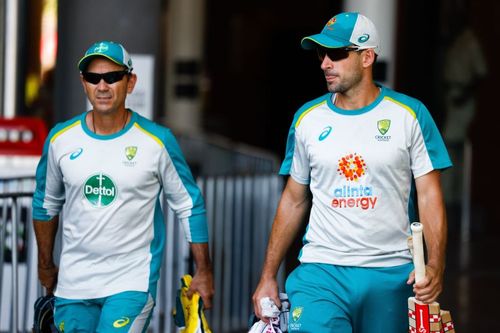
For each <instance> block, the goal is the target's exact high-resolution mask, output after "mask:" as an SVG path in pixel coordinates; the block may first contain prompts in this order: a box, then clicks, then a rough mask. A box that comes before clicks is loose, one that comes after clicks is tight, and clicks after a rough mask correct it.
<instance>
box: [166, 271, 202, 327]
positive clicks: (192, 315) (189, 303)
mask: <svg viewBox="0 0 500 333" xmlns="http://www.w3.org/2000/svg"><path fill="white" fill-rule="evenodd" d="M192 279H193V278H192V277H191V275H189V274H186V275H184V276H183V277H182V278H181V288H180V289H178V290H177V297H176V300H175V307H176V308H175V309H174V310H173V311H172V314H173V316H174V322H175V325H176V326H177V327H179V328H181V333H212V331H211V330H210V327H208V322H207V319H206V318H205V313H204V312H203V300H202V299H201V297H200V294H199V293H198V292H195V293H194V294H193V297H191V299H189V298H188V297H187V291H188V289H189V286H190V285H191V280H192Z"/></svg>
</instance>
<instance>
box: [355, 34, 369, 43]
mask: <svg viewBox="0 0 500 333" xmlns="http://www.w3.org/2000/svg"><path fill="white" fill-rule="evenodd" d="M368 39H370V35H369V34H364V35H361V36H359V38H358V42H360V43H365V42H366V41H368Z"/></svg>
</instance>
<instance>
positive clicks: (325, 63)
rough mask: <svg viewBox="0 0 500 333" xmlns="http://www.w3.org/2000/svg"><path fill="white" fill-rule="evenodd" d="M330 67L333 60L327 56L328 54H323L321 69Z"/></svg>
mask: <svg viewBox="0 0 500 333" xmlns="http://www.w3.org/2000/svg"><path fill="white" fill-rule="evenodd" d="M332 67H333V61H332V60H331V59H330V58H328V56H327V55H326V54H325V57H324V58H323V60H322V61H321V69H322V70H325V69H330V68H332Z"/></svg>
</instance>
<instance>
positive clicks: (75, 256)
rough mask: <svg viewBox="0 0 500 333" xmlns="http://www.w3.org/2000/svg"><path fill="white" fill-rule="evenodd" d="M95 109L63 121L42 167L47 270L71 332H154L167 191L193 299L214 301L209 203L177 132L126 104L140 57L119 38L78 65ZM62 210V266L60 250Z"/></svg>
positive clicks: (41, 233)
mask: <svg viewBox="0 0 500 333" xmlns="http://www.w3.org/2000/svg"><path fill="white" fill-rule="evenodd" d="M78 68H79V70H80V73H81V74H80V78H81V82H82V85H83V89H84V91H85V93H86V95H87V97H88V99H89V101H90V103H91V104H92V110H90V111H88V112H83V113H82V114H80V115H78V116H76V117H74V118H73V119H71V120H69V121H66V122H63V123H60V124H57V125H56V126H55V127H54V128H53V129H52V130H51V132H50V134H49V136H48V138H47V141H46V143H45V146H44V150H43V154H42V157H41V159H40V162H39V165H38V168H37V172H36V181H37V185H36V191H35V194H34V197H33V220H34V229H35V234H36V239H37V245H38V274H39V279H40V282H41V283H42V285H43V286H44V287H45V288H46V289H47V292H48V293H49V294H51V293H54V294H55V296H56V298H55V316H54V317H55V324H56V327H57V328H58V329H59V331H66V332H114V331H117V330H121V331H126V332H145V331H146V329H147V327H148V325H149V321H150V319H151V315H152V312H153V307H154V303H155V298H156V291H157V282H158V279H159V276H160V266H161V262H162V255H163V252H164V246H165V226H164V219H163V213H162V207H161V202H162V198H163V196H164V197H165V198H166V200H167V203H168V205H169V207H171V208H172V209H173V210H174V212H175V213H176V215H177V217H178V220H179V222H180V223H182V224H183V227H184V230H185V234H186V238H187V240H188V241H189V242H190V244H191V250H192V253H193V257H194V261H195V263H196V274H195V275H194V277H193V280H192V283H191V286H190V290H189V296H190V295H192V294H193V293H194V292H197V293H199V294H200V296H201V298H202V299H203V302H204V304H205V307H206V308H210V307H211V299H212V295H213V276H212V268H211V262H210V256H209V251H208V230H207V223H206V212H205V204H204V200H203V197H202V194H201V192H200V190H199V188H198V187H197V185H196V183H195V181H194V179H193V176H192V175H191V171H190V169H189V167H188V165H187V163H186V161H185V159H184V157H183V154H182V152H181V150H180V148H179V146H178V144H177V142H176V140H175V138H174V136H173V134H172V133H171V131H170V130H169V129H167V128H165V127H163V126H160V125H159V124H156V123H154V122H152V121H150V120H148V119H145V118H144V117H142V116H140V115H139V114H137V113H136V112H134V111H133V110H130V109H127V108H125V99H126V97H127V95H128V94H130V93H131V92H132V91H133V89H134V86H135V83H136V80H137V76H136V74H135V73H133V67H132V59H131V58H130V56H129V54H128V52H127V51H126V50H125V48H124V47H123V46H122V45H121V44H119V43H115V42H111V41H101V42H97V43H95V44H93V45H92V46H91V47H90V48H89V49H88V50H87V52H86V53H85V55H84V56H83V57H82V58H81V60H80V62H79V63H78ZM60 215H63V219H62V220H63V224H62V252H61V257H60V263H59V267H57V266H56V265H55V263H54V260H53V256H52V251H53V248H54V239H55V235H56V231H57V229H58V220H59V216H60Z"/></svg>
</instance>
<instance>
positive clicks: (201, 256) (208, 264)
mask: <svg viewBox="0 0 500 333" xmlns="http://www.w3.org/2000/svg"><path fill="white" fill-rule="evenodd" d="M191 252H192V254H193V258H194V262H195V264H196V271H197V272H198V271H206V270H210V271H211V270H212V261H211V260H210V251H209V248H208V243H191Z"/></svg>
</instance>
